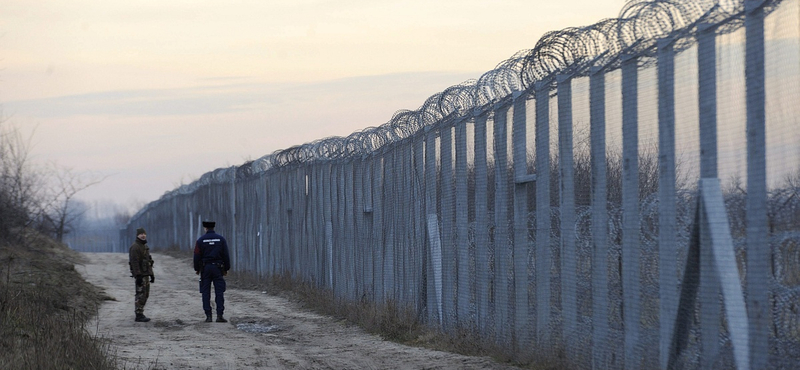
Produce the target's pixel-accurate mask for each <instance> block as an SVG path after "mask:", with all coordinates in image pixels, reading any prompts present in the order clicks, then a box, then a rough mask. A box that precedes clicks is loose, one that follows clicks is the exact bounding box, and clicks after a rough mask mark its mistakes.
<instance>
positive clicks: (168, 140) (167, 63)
mask: <svg viewBox="0 0 800 370" xmlns="http://www.w3.org/2000/svg"><path fill="white" fill-rule="evenodd" d="M623 5H624V0H563V1H546V0H538V1H532V0H458V1H456V0H442V1H430V0H404V1H384V0H333V1H326V0H292V1H283V0H281V1H273V0H253V1H224V2H220V1H201V0H191V1H189V0H186V1H171V0H166V1H165V0H157V1H152V0H144V1H118V0H70V1H60V0H39V1H30V0H3V1H2V3H0V108H2V114H3V116H4V117H5V119H7V122H8V123H11V124H13V125H14V126H16V127H18V128H21V129H22V130H23V132H25V133H26V134H32V138H33V139H32V141H33V144H34V146H33V149H32V153H31V154H33V158H34V160H35V161H37V162H39V163H51V162H53V163H56V164H57V165H59V166H61V167H66V168H70V169H72V170H73V171H74V172H78V173H92V174H99V175H102V176H107V178H106V179H105V180H104V181H103V182H102V183H100V184H98V185H95V186H92V187H90V188H88V189H86V190H85V191H83V192H82V193H80V198H82V199H83V200H86V201H89V202H113V203H117V204H121V205H125V206H130V207H136V206H139V205H142V204H144V203H147V202H150V201H153V200H156V199H158V198H159V197H160V196H161V195H163V194H164V193H165V192H167V191H170V190H172V189H174V188H175V187H177V186H179V185H180V184H182V183H189V182H191V181H193V180H195V179H197V178H199V177H200V176H201V175H202V174H203V173H205V172H208V171H211V170H213V169H216V168H219V167H225V166H231V165H239V164H242V163H243V162H245V161H246V160H249V159H256V158H259V157H261V156H263V155H265V154H269V153H272V152H273V151H275V150H278V149H282V148H287V147H290V146H293V145H298V144H302V143H306V142H310V141H314V140H316V139H320V138H323V137H328V136H347V135H349V134H350V133H352V132H354V131H357V130H361V129H363V128H366V127H369V126H378V125H381V124H383V123H385V122H387V121H388V120H389V119H390V118H391V117H392V114H393V113H394V112H395V111H397V110H400V109H417V108H418V107H419V106H420V105H422V103H423V102H424V101H425V99H427V98H428V97H429V96H431V95H433V94H435V93H437V92H440V91H442V90H444V89H445V88H447V87H449V86H451V85H455V84H458V83H461V82H463V81H465V80H467V79H470V78H478V77H480V76H481V74H483V73H484V72H486V71H488V70H491V69H493V68H494V67H495V66H496V65H497V64H498V63H499V62H501V61H503V60H505V59H507V58H509V57H511V56H512V55H513V54H514V53H515V52H517V51H519V50H522V49H529V48H532V47H533V46H534V45H535V44H536V41H537V40H538V39H539V38H540V37H541V36H542V35H543V34H544V33H545V32H547V31H553V30H560V29H563V28H565V27H572V26H584V25H589V24H592V23H595V22H597V21H599V20H601V19H603V18H610V17H615V16H617V14H618V13H619V11H620V9H621V8H622V6H623Z"/></svg>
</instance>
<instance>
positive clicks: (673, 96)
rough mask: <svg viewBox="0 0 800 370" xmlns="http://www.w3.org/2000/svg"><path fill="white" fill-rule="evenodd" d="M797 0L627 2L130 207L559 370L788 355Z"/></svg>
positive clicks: (795, 361) (187, 234) (797, 140)
mask: <svg viewBox="0 0 800 370" xmlns="http://www.w3.org/2000/svg"><path fill="white" fill-rule="evenodd" d="M798 8H799V7H798V0H783V1H779V0H773V1H770V0H766V1H765V0H752V1H751V0H745V1H742V0H739V1H737V0H729V1H692V0H673V1H653V0H651V1H635V0H634V1H630V2H628V3H627V4H626V5H625V7H624V8H623V9H622V11H621V13H620V16H619V17H618V18H615V19H608V20H603V21H601V22H598V23H596V24H594V25H591V26H587V27H580V28H569V29H565V30H561V31H558V32H551V33H548V34H546V35H545V36H544V37H542V39H540V40H539V42H538V43H537V44H536V46H535V47H534V48H533V49H530V50H523V51H520V52H518V53H517V54H515V55H514V56H512V57H511V58H509V59H508V60H505V61H503V62H502V63H500V64H499V65H498V66H497V68H495V69H493V70H491V71H488V72H486V73H484V74H483V75H482V76H480V78H478V79H477V80H470V81H466V82H464V83H462V84H460V85H456V86H452V87H449V88H447V89H445V90H444V91H442V92H440V93H438V94H435V95H433V96H431V97H430V98H429V99H427V100H426V101H425V102H424V104H422V106H421V107H420V108H419V109H417V110H401V111H398V112H397V113H396V114H395V115H394V116H393V117H392V118H391V120H390V121H389V122H387V123H386V124H383V125H381V126H378V127H370V128H367V129H364V130H363V131H359V132H355V133H353V134H351V135H349V136H347V137H333V138H326V139H322V140H319V141H315V142H312V143H308V144H304V145H299V146H295V147H291V148H288V149H284V150H279V151H277V152H274V153H272V154H269V155H266V156H264V157H262V158H260V159H258V160H255V161H252V162H248V163H245V164H243V165H241V166H235V167H230V168H221V169H217V170H214V171H212V172H209V173H206V174H205V175H203V176H202V177H201V178H200V179H199V180H197V181H195V182H193V183H191V184H188V185H184V186H181V187H180V188H178V189H175V190H174V191H171V192H169V193H167V194H165V195H164V196H163V197H161V198H160V199H159V200H157V201H154V202H152V203H150V204H148V205H147V206H146V207H145V208H143V209H142V210H140V211H139V212H138V213H137V214H136V215H135V216H134V217H133V218H132V220H131V222H130V223H129V224H128V226H127V228H126V229H124V230H121V232H120V238H121V241H120V244H119V245H122V246H126V245H129V244H130V242H131V241H132V239H133V237H134V235H133V234H134V230H135V229H136V228H137V227H145V228H146V229H147V230H148V235H149V237H150V238H149V239H151V243H154V244H156V245H160V246H169V245H177V246H180V247H181V248H191V247H192V246H193V241H194V240H195V239H196V238H197V237H198V236H199V235H200V232H201V227H200V221H201V220H204V219H211V220H215V221H216V222H217V231H218V232H220V233H221V234H223V235H225V236H226V237H227V238H228V240H229V244H230V245H231V246H232V250H231V253H232V259H233V266H234V269H236V270H238V271H251V272H253V273H256V274H259V275H262V276H268V275H272V274H282V273H289V274H292V275H293V276H295V277H296V278H299V279H303V280H306V281H310V282H314V283H315V284H316V285H317V286H319V287H324V288H329V289H331V290H332V291H333V292H334V293H335V295H336V296H337V297H339V298H342V299H346V300H350V301H357V300H367V301H371V302H377V303H383V302H387V301H393V302H397V303H399V304H402V305H404V306H407V307H411V308H412V309H414V310H416V312H417V313H418V315H419V317H420V318H422V319H423V320H424V321H425V322H426V323H428V324H429V325H432V326H436V327H440V328H441V329H442V330H444V331H446V332H452V333H455V332H457V331H460V330H467V331H470V332H473V333H476V334H477V335H478V336H479V337H480V338H482V339H483V340H485V341H487V342H489V343H494V344H496V345H500V346H502V347H503V348H507V349H508V351H509V353H511V354H512V355H513V356H514V357H515V358H517V359H519V360H529V359H532V358H543V359H547V360H553V361H562V362H564V363H567V364H569V365H570V366H571V367H572V368H597V369H617V368H625V369H643V368H689V369H692V368H703V369H707V368H752V369H775V368H786V369H791V368H800V197H798V196H797V193H798V190H800V151H798V148H800V130H798V118H797V117H798V114H797V113H800V112H798V104H797V103H798V97H800V42H799V41H798V40H799V39H800V31H798V30H799V29H800V28H799V27H800V16H799V15H800V10H799V9H798Z"/></svg>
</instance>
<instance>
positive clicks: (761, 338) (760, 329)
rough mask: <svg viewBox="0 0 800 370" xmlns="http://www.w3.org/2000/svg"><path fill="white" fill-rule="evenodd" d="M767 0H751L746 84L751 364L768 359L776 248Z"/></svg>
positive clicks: (747, 19)
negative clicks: (770, 190) (770, 214)
mask: <svg viewBox="0 0 800 370" xmlns="http://www.w3.org/2000/svg"><path fill="white" fill-rule="evenodd" d="M763 4H764V1H763V0H746V1H745V7H746V15H745V38H746V39H745V52H746V55H745V86H746V91H747V98H746V99H747V312H748V315H749V319H750V353H752V354H753V357H752V360H751V361H752V363H751V368H752V369H756V370H761V369H765V368H766V367H767V365H768V364H769V330H770V326H771V319H770V309H769V276H770V260H771V258H772V253H771V252H770V246H769V241H768V237H769V233H768V231H767V204H766V203H767V202H766V201H767V160H766V129H765V121H766V115H765V107H764V104H765V93H764V89H765V83H764V78H765V72H764V9H763Z"/></svg>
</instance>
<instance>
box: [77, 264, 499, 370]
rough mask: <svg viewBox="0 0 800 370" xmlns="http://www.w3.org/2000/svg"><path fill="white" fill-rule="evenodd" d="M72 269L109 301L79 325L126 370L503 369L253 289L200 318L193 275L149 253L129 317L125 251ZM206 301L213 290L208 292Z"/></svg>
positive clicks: (228, 296) (130, 284) (130, 285)
mask: <svg viewBox="0 0 800 370" xmlns="http://www.w3.org/2000/svg"><path fill="white" fill-rule="evenodd" d="M84 255H85V256H86V258H87V259H88V261H89V262H88V263H87V264H86V265H84V266H80V265H79V266H76V269H77V270H78V271H79V272H80V273H81V274H82V275H83V276H84V277H85V278H86V280H88V281H89V282H90V283H92V284H95V285H97V286H100V287H102V288H103V289H105V291H106V294H108V295H109V296H111V297H112V298H113V299H114V300H110V301H107V302H106V303H104V304H103V305H102V306H101V307H100V309H99V313H98V317H97V319H96V321H94V322H91V323H89V324H88V325H89V326H87V328H88V329H89V330H90V331H92V332H93V333H96V334H98V335H100V336H102V337H104V338H107V339H109V340H110V341H111V343H112V348H113V349H114V351H115V352H116V355H117V356H118V359H119V361H120V365H122V366H123V367H124V368H126V369H511V368H512V367H507V366H505V365H502V364H499V363H496V362H493V361H492V360H491V359H488V358H482V357H469V356H462V355H457V354H452V353H447V352H439V351H432V350H428V349H421V348H416V347H408V346H404V345H400V344H396V343H392V342H387V341H384V340H381V339H380V338H379V337H377V336H374V335H370V334H367V333H365V332H364V331H362V330H361V329H359V328H357V327H354V326H351V325H346V324H344V323H343V322H341V321H338V320H335V319H333V318H330V317H327V316H321V315H318V314H315V313H312V312H309V311H305V310H302V309H300V308H298V307H297V306H296V305H295V304H294V303H292V302H290V301H288V300H286V299H284V298H280V297H275V296H271V295H268V294H262V293H260V292H257V291H248V290H237V289H229V290H228V291H227V292H226V293H225V306H226V309H225V316H226V317H227V318H228V319H229V321H230V322H228V323H216V322H213V323H206V322H204V320H205V315H204V314H203V309H202V304H201V301H200V293H199V292H198V282H197V276H196V275H195V274H194V271H192V270H191V268H190V267H189V266H187V264H186V262H185V261H181V260H178V259H176V258H173V257H170V256H166V255H162V254H154V255H153V259H154V260H155V266H154V267H155V275H156V281H155V283H154V284H152V285H151V287H150V299H149V300H148V302H147V306H146V307H145V315H147V316H148V317H150V318H151V319H152V320H151V321H150V322H148V323H137V322H134V321H133V318H134V313H133V294H134V281H133V279H132V278H131V277H130V273H129V269H128V260H127V258H128V256H127V254H120V253H84ZM211 300H212V304H213V300H214V297H213V294H212V297H211Z"/></svg>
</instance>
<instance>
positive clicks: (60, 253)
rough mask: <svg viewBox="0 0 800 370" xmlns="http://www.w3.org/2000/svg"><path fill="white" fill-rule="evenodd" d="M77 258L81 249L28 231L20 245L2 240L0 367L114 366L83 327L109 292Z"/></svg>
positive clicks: (104, 348) (104, 346) (100, 341)
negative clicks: (79, 267) (80, 268)
mask: <svg viewBox="0 0 800 370" xmlns="http://www.w3.org/2000/svg"><path fill="white" fill-rule="evenodd" d="M76 263H81V261H80V255H79V254H77V253H75V252H74V251H71V250H69V249H68V248H66V247H65V246H63V245H61V244H58V243H55V242H54V241H52V240H51V239H48V238H45V237H41V236H39V235H35V234H32V233H27V234H24V238H23V245H21V246H20V245H13V246H12V245H7V244H4V245H0V369H115V368H117V366H116V365H117V364H116V363H115V359H114V357H115V356H113V354H112V353H110V350H109V346H108V344H107V343H106V342H105V341H104V340H103V339H102V338H99V337H97V336H96V335H94V334H92V333H91V332H90V330H87V328H85V327H84V325H85V323H86V322H87V320H88V319H89V318H91V317H92V316H93V315H95V314H96V312H97V307H98V306H99V304H100V303H101V302H102V301H103V300H104V299H108V298H107V296H105V295H104V294H103V293H102V292H101V291H100V290H99V289H98V288H97V287H95V286H93V285H91V284H89V283H87V282H86V281H85V280H83V278H82V277H81V276H80V274H79V273H78V272H77V271H75V267H74V265H75V264H76ZM88 329H90V328H88Z"/></svg>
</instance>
